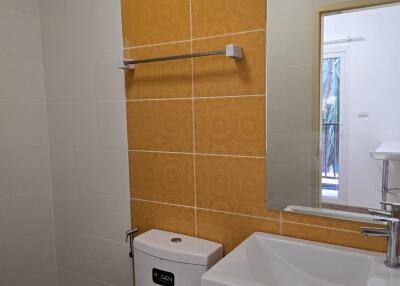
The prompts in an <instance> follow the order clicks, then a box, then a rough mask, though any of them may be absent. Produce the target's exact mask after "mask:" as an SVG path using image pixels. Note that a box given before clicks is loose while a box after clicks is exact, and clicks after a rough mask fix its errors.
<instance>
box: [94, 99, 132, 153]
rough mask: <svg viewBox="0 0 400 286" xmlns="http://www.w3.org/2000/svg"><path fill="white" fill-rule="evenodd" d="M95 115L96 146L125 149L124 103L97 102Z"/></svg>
mask: <svg viewBox="0 0 400 286" xmlns="http://www.w3.org/2000/svg"><path fill="white" fill-rule="evenodd" d="M96 115H97V117H96V119H97V120H96V121H97V126H96V130H97V146H98V147H104V148H124V149H127V148H128V147H127V142H128V140H127V126H126V105H125V102H124V101H115V102H98V103H96Z"/></svg>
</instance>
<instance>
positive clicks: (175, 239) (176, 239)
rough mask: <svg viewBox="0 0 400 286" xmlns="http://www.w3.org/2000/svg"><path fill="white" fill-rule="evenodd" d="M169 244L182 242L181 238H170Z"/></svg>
mask: <svg viewBox="0 0 400 286" xmlns="http://www.w3.org/2000/svg"><path fill="white" fill-rule="evenodd" d="M171 242H173V243H179V242H182V238H179V237H174V238H171Z"/></svg>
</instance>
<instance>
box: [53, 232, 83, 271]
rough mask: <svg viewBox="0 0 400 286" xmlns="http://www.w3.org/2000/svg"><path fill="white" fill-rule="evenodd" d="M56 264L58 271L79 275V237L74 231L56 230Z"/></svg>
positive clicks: (80, 263) (80, 247)
mask: <svg viewBox="0 0 400 286" xmlns="http://www.w3.org/2000/svg"><path fill="white" fill-rule="evenodd" d="M56 241H57V243H56V245H57V263H58V267H59V269H68V270H69V271H73V272H77V273H79V272H80V271H81V270H82V246H81V236H80V234H79V233H78V232H76V231H69V230H66V229H62V228H58V229H56Z"/></svg>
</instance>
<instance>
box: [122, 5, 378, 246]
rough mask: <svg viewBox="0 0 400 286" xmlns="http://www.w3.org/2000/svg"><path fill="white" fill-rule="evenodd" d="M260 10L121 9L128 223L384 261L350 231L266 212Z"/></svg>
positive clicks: (352, 227)
mask: <svg viewBox="0 0 400 286" xmlns="http://www.w3.org/2000/svg"><path fill="white" fill-rule="evenodd" d="M265 6H266V0H252V1H245V0H122V15H123V33H124V44H125V57H126V58H133V59H143V58H149V57H162V56H170V55H171V56H172V55H177V54H186V53H191V52H204V51H212V50H221V49H224V47H225V45H226V44H232V43H233V44H237V45H239V46H241V47H243V49H244V50H243V52H244V54H243V59H241V60H234V59H230V58H226V57H224V56H210V57H204V58H195V59H185V60H176V61H168V62H159V63H149V64H141V65H137V66H136V67H135V70H133V71H126V72H125V82H126V83H125V84H126V85H125V87H126V99H127V101H126V105H127V126H128V145H129V150H130V151H129V164H130V182H131V213H132V224H133V225H135V226H138V227H139V229H140V232H144V231H146V230H149V229H152V228H158V229H162V230H167V231H173V232H178V233H183V234H188V235H193V236H198V237H201V238H206V239H210V240H215V241H218V242H221V243H223V244H224V247H225V253H228V252H229V251H230V250H232V249H233V248H234V247H235V246H237V245H238V244H239V243H240V242H241V241H242V240H243V239H245V238H246V237H247V236H249V235H250V234H251V233H253V232H255V231H263V232H270V233H276V234H283V235H288V236H293V237H299V238H304V239H311V240H316V241H322V242H328V243H333V244H338V245H344V246H351V247H356V248H364V249H370V250H378V251H384V246H385V239H384V238H382V239H381V238H377V239H373V240H372V239H368V241H367V240H366V239H364V238H362V237H361V235H360V234H359V233H358V227H359V226H360V225H359V224H357V223H353V222H348V221H342V220H333V219H325V218H316V217H310V216H304V215H298V214H287V213H281V212H277V211H270V210H266V209H265V194H264V189H265V185H266V180H268V178H266V177H265V168H266V167H265V156H266V155H265V154H266V143H265V142H266V130H265V129H266V128H265V127H266V114H265V110H266V108H265V106H266V100H267V98H266V93H267V91H266V86H265V82H266V80H265V77H266V67H265V57H266V36H265V24H266V23H265Z"/></svg>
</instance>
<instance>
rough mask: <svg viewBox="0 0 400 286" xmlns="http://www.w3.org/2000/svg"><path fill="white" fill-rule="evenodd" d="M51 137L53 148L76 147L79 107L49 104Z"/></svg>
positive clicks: (71, 104) (67, 104)
mask: <svg viewBox="0 0 400 286" xmlns="http://www.w3.org/2000/svg"><path fill="white" fill-rule="evenodd" d="M47 110H48V118H49V124H48V125H49V137H50V145H51V146H74V145H75V142H76V136H77V126H78V124H77V114H78V112H77V105H76V104H75V103H57V104H48V106H47Z"/></svg>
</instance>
